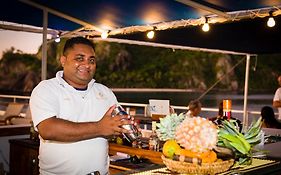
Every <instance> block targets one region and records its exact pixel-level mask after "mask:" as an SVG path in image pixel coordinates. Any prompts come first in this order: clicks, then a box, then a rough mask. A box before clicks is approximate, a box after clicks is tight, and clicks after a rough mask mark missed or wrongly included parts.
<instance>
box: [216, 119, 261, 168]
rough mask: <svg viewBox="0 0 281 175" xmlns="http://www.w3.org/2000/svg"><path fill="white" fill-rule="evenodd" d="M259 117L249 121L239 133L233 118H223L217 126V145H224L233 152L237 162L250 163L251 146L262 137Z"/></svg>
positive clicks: (257, 142)
mask: <svg viewBox="0 0 281 175" xmlns="http://www.w3.org/2000/svg"><path fill="white" fill-rule="evenodd" d="M261 121H262V120H261V117H260V118H259V119H258V120H257V121H254V122H252V123H251V125H250V127H249V128H248V129H247V130H246V131H245V132H244V133H241V132H240V131H239V128H237V126H238V125H237V122H236V121H235V120H224V121H222V124H221V126H220V127H219V132H218V146H221V147H226V148H229V149H231V150H232V151H233V152H234V155H235V158H236V159H237V160H238V162H239V164H240V165H242V164H251V160H252V159H251V157H252V151H253V147H254V146H255V145H257V144H259V143H260V141H261V137H262V130H261V124H262V122H261Z"/></svg>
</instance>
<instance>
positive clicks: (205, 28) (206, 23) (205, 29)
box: [202, 17, 210, 32]
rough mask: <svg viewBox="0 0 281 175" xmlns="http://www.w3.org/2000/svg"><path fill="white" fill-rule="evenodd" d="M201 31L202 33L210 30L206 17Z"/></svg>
mask: <svg viewBox="0 0 281 175" xmlns="http://www.w3.org/2000/svg"><path fill="white" fill-rule="evenodd" d="M202 30H203V31H204V32H208V31H209V30H210V26H209V23H208V18H207V17H205V23H204V24H203V26H202Z"/></svg>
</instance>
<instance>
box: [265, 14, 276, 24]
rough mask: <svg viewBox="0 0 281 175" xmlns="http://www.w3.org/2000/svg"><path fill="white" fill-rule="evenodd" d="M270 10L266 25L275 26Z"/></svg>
mask: <svg viewBox="0 0 281 175" xmlns="http://www.w3.org/2000/svg"><path fill="white" fill-rule="evenodd" d="M272 13H273V12H272V11H270V12H269V18H268V20H267V26H268V27H274V26H275V20H274V18H273V15H272Z"/></svg>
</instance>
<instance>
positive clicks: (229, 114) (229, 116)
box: [223, 110, 231, 120]
mask: <svg viewBox="0 0 281 175" xmlns="http://www.w3.org/2000/svg"><path fill="white" fill-rule="evenodd" d="M223 117H226V118H227V119H228V120H229V119H230V118H231V111H230V110H225V111H223Z"/></svg>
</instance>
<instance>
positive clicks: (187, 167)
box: [161, 155, 234, 174]
mask: <svg viewBox="0 0 281 175" xmlns="http://www.w3.org/2000/svg"><path fill="white" fill-rule="evenodd" d="M161 158H162V160H163V163H164V164H165V165H166V166H167V168H168V169H169V170H171V171H174V172H177V173H189V174H217V173H222V172H225V171H227V170H228V169H229V168H230V167H231V166H232V165H233V164H234V160H233V159H230V160H225V161H220V162H214V163H202V165H197V164H192V163H188V162H180V161H175V160H172V159H168V158H166V157H165V156H164V155H162V156H161Z"/></svg>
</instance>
